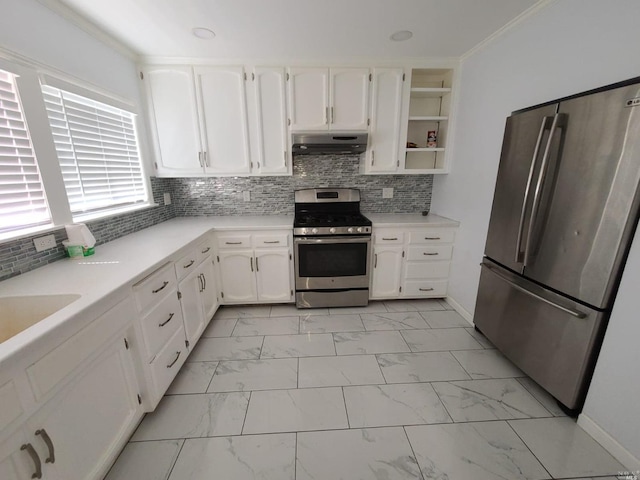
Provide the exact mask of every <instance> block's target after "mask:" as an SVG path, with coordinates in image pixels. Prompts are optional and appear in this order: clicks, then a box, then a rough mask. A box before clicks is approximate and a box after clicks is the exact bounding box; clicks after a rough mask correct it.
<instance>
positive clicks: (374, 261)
mask: <svg viewBox="0 0 640 480" xmlns="http://www.w3.org/2000/svg"><path fill="white" fill-rule="evenodd" d="M373 268H378V254H377V253H375V254H374V255H373Z"/></svg>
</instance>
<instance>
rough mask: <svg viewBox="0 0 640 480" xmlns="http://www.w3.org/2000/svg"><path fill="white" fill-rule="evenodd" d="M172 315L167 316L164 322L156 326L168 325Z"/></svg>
mask: <svg viewBox="0 0 640 480" xmlns="http://www.w3.org/2000/svg"><path fill="white" fill-rule="evenodd" d="M173 315H174V313H171V314H169V318H167V319H166V320H165V321H164V322H162V323H159V324H158V326H159V327H164V326H165V325H166V324H167V323H169V322H170V321H171V319H172V318H173Z"/></svg>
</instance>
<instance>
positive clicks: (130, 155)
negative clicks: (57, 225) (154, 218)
mask: <svg viewBox="0 0 640 480" xmlns="http://www.w3.org/2000/svg"><path fill="white" fill-rule="evenodd" d="M42 91H43V95H44V100H45V105H46V107H47V115H48V116H49V124H50V125H51V131H52V133H53V140H54V142H55V147H56V151H57V153H58V160H59V162H60V169H61V170H62V177H63V180H64V184H65V187H66V190H67V196H68V198H69V205H70V207H71V212H72V213H74V214H82V213H89V212H93V211H96V210H98V211H99V210H105V209H112V208H119V207H124V206H127V205H132V204H136V203H141V202H145V201H146V200H147V194H146V189H145V182H144V178H143V172H142V166H141V164H140V156H139V154H138V142H137V138H136V131H135V123H134V122H135V115H134V114H132V113H130V112H127V111H125V110H121V109H119V108H116V107H112V106H110V105H107V104H105V103H100V102H97V101H95V100H92V99H89V98H85V97H82V96H79V95H75V94H73V93H70V92H66V91H64V90H60V89H58V88H54V87H51V86H48V85H44V86H43V87H42Z"/></svg>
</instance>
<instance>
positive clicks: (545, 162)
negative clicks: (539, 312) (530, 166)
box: [523, 113, 567, 267]
mask: <svg viewBox="0 0 640 480" xmlns="http://www.w3.org/2000/svg"><path fill="white" fill-rule="evenodd" d="M566 120H567V115H566V114H565V113H556V114H555V116H554V117H553V123H552V124H551V131H550V133H549V138H548V139H547V145H546V146H545V148H544V155H543V156H542V164H541V165H540V173H539V174H538V181H537V182H536V189H535V193H534V194H533V204H532V206H531V218H530V219H529V231H528V232H527V241H526V243H525V246H524V260H523V264H524V266H525V267H526V266H527V262H528V260H529V257H530V253H531V246H532V243H533V232H534V227H535V224H536V220H537V219H538V210H539V208H540V203H541V202H542V186H543V184H544V181H545V178H546V177H547V170H548V168H549V157H550V156H551V145H552V143H553V139H554V137H555V133H556V130H557V129H558V128H561V127H564V126H565V125H566V124H567V121H566Z"/></svg>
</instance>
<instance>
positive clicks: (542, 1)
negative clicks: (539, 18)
mask: <svg viewBox="0 0 640 480" xmlns="http://www.w3.org/2000/svg"><path fill="white" fill-rule="evenodd" d="M557 1H558V0H539V1H538V2H537V3H535V4H534V5H532V6H531V7H529V8H528V9H526V10H525V11H524V12H522V13H521V14H520V15H518V16H517V17H515V18H514V19H513V20H511V21H510V22H509V23H507V24H505V25H503V26H502V27H501V28H499V29H498V30H496V31H495V32H493V33H492V34H491V35H489V36H488V37H487V38H485V39H484V40H483V41H481V42H480V43H478V44H477V45H476V46H474V47H472V48H471V49H469V50H468V51H466V52H465V53H463V54H462V55H461V56H460V61H461V62H462V61H464V60H466V59H467V58H469V57H470V56H472V55H474V54H476V53H478V52H479V51H480V50H483V49H484V48H486V47H487V46H489V44H491V43H492V42H493V41H494V40H496V39H497V38H498V37H501V36H502V35H504V34H505V33H506V32H508V31H509V30H511V29H513V28H514V27H516V26H517V25H519V24H521V23H522V22H524V21H525V20H527V19H528V18H529V17H532V16H534V15H536V14H537V13H539V12H540V10H542V9H543V8H545V7H547V6H549V5H551V4H553V3H556V2H557Z"/></svg>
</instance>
